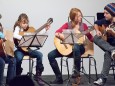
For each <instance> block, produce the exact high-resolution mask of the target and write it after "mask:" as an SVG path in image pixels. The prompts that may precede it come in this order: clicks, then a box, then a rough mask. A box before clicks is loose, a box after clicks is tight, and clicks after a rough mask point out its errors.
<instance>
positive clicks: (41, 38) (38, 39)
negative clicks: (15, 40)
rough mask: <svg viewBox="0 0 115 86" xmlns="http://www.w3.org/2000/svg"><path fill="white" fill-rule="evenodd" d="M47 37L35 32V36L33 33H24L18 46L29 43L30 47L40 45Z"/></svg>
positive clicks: (26, 45) (25, 45) (24, 45)
mask: <svg viewBox="0 0 115 86" xmlns="http://www.w3.org/2000/svg"><path fill="white" fill-rule="evenodd" d="M47 37H48V35H47V34H42V35H41V34H37V35H36V36H35V38H34V35H24V36H23V37H22V39H21V41H20V42H19V47H28V46H30V45H31V46H30V47H42V46H43V44H44V42H45V41H46V39H47ZM33 38H34V40H33ZM32 41H33V42H32Z"/></svg>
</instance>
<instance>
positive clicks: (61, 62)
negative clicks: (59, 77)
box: [60, 58, 63, 74]
mask: <svg viewBox="0 0 115 86" xmlns="http://www.w3.org/2000/svg"><path fill="white" fill-rule="evenodd" d="M60 65H61V74H62V66H63V58H61V64H60Z"/></svg>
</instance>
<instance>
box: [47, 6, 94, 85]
mask: <svg viewBox="0 0 115 86" xmlns="http://www.w3.org/2000/svg"><path fill="white" fill-rule="evenodd" d="M69 18H70V19H71V21H70V22H69V23H68V22H67V23H65V24H64V25H63V26H62V27H60V28H59V29H58V30H57V31H56V33H55V36H56V37H58V38H59V39H61V40H63V39H64V37H63V34H62V32H63V30H65V29H66V30H67V29H73V30H75V31H81V30H82V29H83V30H87V29H88V27H87V25H86V24H85V23H82V12H81V11H80V10H79V9H77V8H72V9H71V10H70V14H69ZM81 24H82V25H83V28H80V27H81ZM69 26H70V27H71V28H70V27H69ZM86 36H87V37H88V38H89V40H90V41H93V37H92V35H91V34H90V33H88V34H87V35H86ZM76 41H77V40H76ZM74 52H75V69H76V70H77V72H76V71H75V72H74V75H73V76H74V77H75V78H77V79H78V82H77V84H79V80H80V62H81V55H82V54H83V53H84V52H85V48H84V45H83V44H77V43H76V44H75V46H74ZM72 55H73V54H72V53H71V54H70V55H67V56H68V57H69V56H72ZM58 57H63V55H62V54H60V53H59V51H58V50H57V49H54V50H53V51H51V52H49V54H48V59H49V63H50V65H51V67H52V70H53V72H54V73H55V76H56V79H55V80H54V81H53V82H51V83H52V84H62V83H63V79H62V74H61V72H60V70H59V67H58V63H57V61H56V58H58Z"/></svg>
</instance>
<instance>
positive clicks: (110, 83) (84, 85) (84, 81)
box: [43, 75, 115, 86]
mask: <svg viewBox="0 0 115 86" xmlns="http://www.w3.org/2000/svg"><path fill="white" fill-rule="evenodd" d="M98 76H99V75H98ZM81 77H82V78H81V83H80V85H79V86H96V85H94V84H93V82H94V80H96V78H95V76H94V75H91V77H92V78H91V83H89V79H88V77H87V76H85V75H82V76H81ZM54 79H55V76H52V75H48V76H43V80H45V81H46V82H48V83H49V82H50V81H53V80H54ZM63 79H67V75H64V76H63ZM72 81H73V80H72V79H71V80H70V82H69V84H68V80H65V81H64V83H63V84H55V85H54V84H50V85H51V86H72V85H71V83H72ZM46 86H48V85H46ZM104 86H115V80H114V77H113V75H109V77H108V80H107V82H106V84H105V85H104Z"/></svg>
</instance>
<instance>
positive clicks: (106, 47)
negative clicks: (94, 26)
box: [94, 35, 115, 78]
mask: <svg viewBox="0 0 115 86" xmlns="http://www.w3.org/2000/svg"><path fill="white" fill-rule="evenodd" d="M94 43H95V44H96V45H97V46H99V47H100V48H101V49H102V50H103V51H104V52H105V54H104V62H103V68H102V72H101V78H107V77H108V74H109V70H110V66H111V62H112V58H111V51H112V50H115V46H112V45H110V44H109V43H108V42H106V41H105V40H103V39H102V38H101V37H99V36H97V35H95V36H94Z"/></svg>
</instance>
